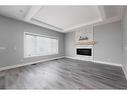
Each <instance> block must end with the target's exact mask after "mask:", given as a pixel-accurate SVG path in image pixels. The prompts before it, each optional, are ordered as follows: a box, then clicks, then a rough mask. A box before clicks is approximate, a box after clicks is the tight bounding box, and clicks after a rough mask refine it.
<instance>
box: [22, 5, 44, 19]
mask: <svg viewBox="0 0 127 95" xmlns="http://www.w3.org/2000/svg"><path fill="white" fill-rule="evenodd" d="M41 8H42V6H32V7H31V8H30V9H29V11H28V13H27V14H26V15H25V17H24V20H26V21H29V20H30V19H31V18H32V17H33V16H34V15H35V14H36V13H37V12H38V11H39V10H40V9H41Z"/></svg>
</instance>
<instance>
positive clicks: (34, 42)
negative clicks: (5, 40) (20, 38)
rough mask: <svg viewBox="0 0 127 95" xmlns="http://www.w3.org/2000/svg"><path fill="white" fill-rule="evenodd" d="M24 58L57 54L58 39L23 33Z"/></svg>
mask: <svg viewBox="0 0 127 95" xmlns="http://www.w3.org/2000/svg"><path fill="white" fill-rule="evenodd" d="M24 36H25V37H24V56H25V57H34V56H45V55H53V54H58V39H57V38H53V37H46V36H43V35H38V34H30V33H25V35H24Z"/></svg>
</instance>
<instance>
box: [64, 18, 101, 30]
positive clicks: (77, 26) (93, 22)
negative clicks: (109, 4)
mask: <svg viewBox="0 0 127 95" xmlns="http://www.w3.org/2000/svg"><path fill="white" fill-rule="evenodd" d="M101 21H102V19H98V20H94V21H90V22H87V23H82V24H80V25H75V26H73V27H71V28H67V29H64V32H68V31H72V30H75V29H78V28H82V27H84V26H87V25H91V24H95V23H97V22H101Z"/></svg>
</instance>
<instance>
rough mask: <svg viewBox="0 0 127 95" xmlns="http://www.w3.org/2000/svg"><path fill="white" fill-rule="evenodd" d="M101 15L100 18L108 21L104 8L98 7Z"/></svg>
mask: <svg viewBox="0 0 127 95" xmlns="http://www.w3.org/2000/svg"><path fill="white" fill-rule="evenodd" d="M97 8H98V10H99V13H100V17H101V18H102V20H105V19H106V14H105V10H104V7H103V6H97Z"/></svg>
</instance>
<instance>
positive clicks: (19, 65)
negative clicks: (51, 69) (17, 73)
mask: <svg viewBox="0 0 127 95" xmlns="http://www.w3.org/2000/svg"><path fill="white" fill-rule="evenodd" d="M63 57H64V56H61V57H55V58H50V59H49V58H48V59H43V60H40V61H34V62H28V63H22V64H17V65H12V66H6V67H1V68H0V71H3V70H8V69H13V68H17V67H22V66H27V65H32V64H37V63H40V62H46V61H51V60H55V59H60V58H63Z"/></svg>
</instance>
